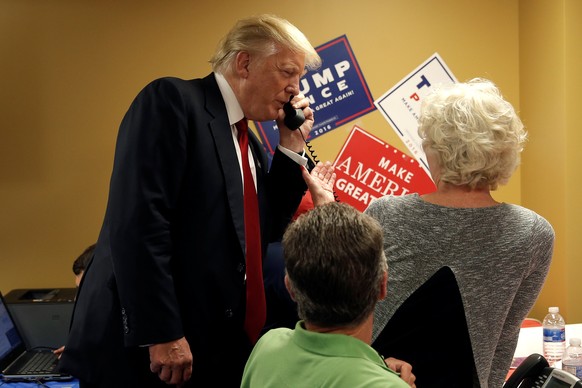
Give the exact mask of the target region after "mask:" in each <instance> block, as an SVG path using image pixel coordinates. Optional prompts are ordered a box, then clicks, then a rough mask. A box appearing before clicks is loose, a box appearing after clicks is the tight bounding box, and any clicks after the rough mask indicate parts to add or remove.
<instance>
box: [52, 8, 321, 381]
mask: <svg viewBox="0 0 582 388" xmlns="http://www.w3.org/2000/svg"><path fill="white" fill-rule="evenodd" d="M211 63H212V66H213V73H212V74H210V75H208V76H207V77H205V78H202V79H194V80H188V81H186V80H181V79H177V78H163V79H159V80H156V81H154V82H152V83H150V84H149V85H148V86H146V87H145V88H144V89H143V90H142V91H141V92H140V93H139V95H138V96H137V97H136V99H135V100H134V102H133V103H132V105H131V107H130V108H129V110H128V112H127V114H126V115H125V117H124V119H123V121H122V123H121V126H120V129H119V135H118V140H117V146H116V151H115V162H114V167H113V173H112V178H111V184H110V192H109V201H108V204H107V211H106V215H105V219H104V224H103V227H102V230H101V233H100V236H99V239H98V243H97V246H96V249H95V255H94V259H93V261H92V262H91V264H90V266H89V267H88V268H87V270H86V273H85V276H84V277H83V282H82V283H81V287H80V290H79V296H78V299H77V303H76V307H75V312H74V317H73V321H72V324H71V332H70V335H69V340H68V342H67V345H66V348H65V351H64V353H63V355H62V357H61V369H63V370H65V371H68V372H69V373H71V374H73V375H74V376H76V377H78V378H79V380H80V381H81V387H83V388H84V387H155V386H158V385H159V386H168V385H167V384H185V386H206V384H211V385H212V386H239V384H240V378H241V376H242V370H243V368H244V364H245V362H246V359H247V357H248V355H249V353H250V350H251V348H252V346H253V344H254V342H255V341H256V337H254V335H251V334H249V333H248V332H246V331H245V324H244V322H245V315H249V316H250V315H251V314H245V308H246V306H247V304H249V303H247V298H246V288H247V284H248V283H249V282H248V281H247V280H246V278H247V274H248V271H247V261H246V259H245V249H246V248H245V247H246V246H247V245H248V244H249V239H248V238H246V237H245V217H244V213H245V210H244V208H245V205H244V201H243V197H244V196H243V191H244V192H245V196H246V190H243V177H242V176H243V173H242V170H243V167H241V165H242V164H244V163H242V162H243V157H241V155H244V152H243V151H246V148H247V147H241V146H240V145H239V143H238V141H237V135H238V133H239V132H240V131H241V130H239V129H238V128H237V127H236V125H235V123H237V122H238V121H239V120H241V119H243V118H245V119H247V120H256V121H265V120H274V119H275V120H277V124H278V126H279V129H280V142H279V147H278V148H277V151H276V152H275V154H274V157H273V160H272V163H271V168H270V171H268V172H267V158H266V155H265V152H264V150H263V148H262V146H261V145H260V143H259V141H258V140H257V138H256V137H255V136H254V135H253V133H252V132H251V131H249V147H248V149H249V155H252V157H249V158H248V159H249V162H250V168H251V171H252V178H253V180H254V184H255V186H256V196H257V197H258V205H259V210H258V213H259V214H258V216H260V217H259V218H260V232H261V233H260V240H261V241H260V244H261V246H262V251H263V253H264V252H265V247H266V245H267V243H268V242H269V241H273V240H276V239H277V238H279V237H280V236H281V235H282V233H283V231H284V229H285V227H286V225H287V224H288V222H289V221H290V219H291V217H292V215H293V213H294V211H295V209H296V208H297V206H298V204H299V202H300V200H301V197H302V195H303V194H304V192H305V190H306V188H307V186H306V184H305V182H304V180H303V178H302V174H306V173H305V172H304V171H305V168H304V167H302V166H301V164H303V165H305V163H306V162H307V159H306V158H305V157H304V152H303V147H304V141H303V139H302V134H303V136H304V137H305V138H307V136H308V134H309V131H310V130H311V127H312V125H313V111H312V110H311V109H310V108H309V107H308V105H309V101H308V99H307V98H305V97H304V96H302V95H301V94H300V93H299V79H300V77H301V76H302V74H303V72H304V69H305V68H308V69H313V68H317V67H318V66H319V65H320V64H321V60H320V58H319V56H318V54H317V53H316V51H315V50H314V49H313V47H312V46H311V44H310V43H309V41H308V40H307V39H306V38H305V36H304V35H303V34H302V33H301V32H300V31H299V30H298V29H297V28H296V27H294V26H293V25H291V24H290V23H288V22H287V21H285V20H283V19H280V18H278V17H274V16H270V15H262V16H258V17H253V18H248V19H244V20H241V21H239V22H238V23H237V24H236V25H235V27H234V28H233V29H232V30H231V31H230V32H229V33H228V35H227V36H226V37H225V39H224V40H223V42H222V43H221V45H220V46H219V48H218V50H217V52H216V53H215V55H214V57H213V58H212V59H211ZM291 96H295V97H294V99H293V105H294V107H295V108H300V109H302V110H303V113H304V115H305V117H306V121H305V123H304V124H303V125H302V126H301V128H299V130H297V131H292V130H290V129H288V128H287V127H285V125H284V124H283V117H284V113H283V110H282V109H281V108H282V106H283V104H284V103H285V102H287V101H289V99H290V97H291ZM300 132H301V133H300ZM241 163H242V164H241ZM251 182H252V181H251ZM251 185H252V183H251ZM247 187H250V185H248V186H247Z"/></svg>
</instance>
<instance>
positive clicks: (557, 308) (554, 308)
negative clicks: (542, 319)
mask: <svg viewBox="0 0 582 388" xmlns="http://www.w3.org/2000/svg"><path fill="white" fill-rule="evenodd" d="M559 311H560V308H559V307H550V308H548V312H550V313H552V314H555V313H557V312H559Z"/></svg>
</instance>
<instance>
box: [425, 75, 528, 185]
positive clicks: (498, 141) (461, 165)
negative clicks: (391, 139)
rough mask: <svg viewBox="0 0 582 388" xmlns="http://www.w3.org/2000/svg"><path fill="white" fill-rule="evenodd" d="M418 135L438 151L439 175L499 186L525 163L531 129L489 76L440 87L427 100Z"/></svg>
mask: <svg viewBox="0 0 582 388" xmlns="http://www.w3.org/2000/svg"><path fill="white" fill-rule="evenodd" d="M418 134H419V136H420V137H421V138H422V139H423V141H422V145H423V147H424V148H426V149H430V150H432V151H435V154H436V157H437V159H438V163H439V167H440V171H441V175H440V180H441V181H443V182H448V183H451V184H454V185H468V186H469V187H471V188H476V187H479V188H485V187H486V188H489V189H491V190H495V189H496V188H497V187H498V185H499V184H506V183H507V182H508V181H509V178H510V177H511V175H513V172H514V171H515V169H516V168H517V166H518V165H519V163H520V153H521V151H523V147H524V143H525V141H526V139H527V133H526V131H525V130H524V127H523V124H522V122H521V120H520V119H519V116H518V115H517V113H516V112H515V110H514V108H513V106H512V105H511V104H510V103H509V102H507V101H506V100H505V99H504V98H503V96H502V95H501V93H500V91H499V89H498V88H497V87H496V86H495V84H494V83H493V82H491V81H489V80H486V79H482V78H475V79H472V80H470V81H468V82H466V83H455V84H452V85H446V86H436V87H435V88H434V91H433V92H431V93H429V94H428V95H427V96H426V97H425V98H424V100H423V102H422V105H421V111H420V119H419V128H418Z"/></svg>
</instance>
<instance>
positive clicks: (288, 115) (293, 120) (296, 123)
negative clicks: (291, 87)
mask: <svg viewBox="0 0 582 388" xmlns="http://www.w3.org/2000/svg"><path fill="white" fill-rule="evenodd" d="M293 97H294V96H291V97H289V102H287V103H285V105H283V111H284V112H285V118H284V119H283V123H285V126H286V127H287V128H289V129H290V130H292V131H294V130H296V129H297V128H299V127H300V126H301V125H302V124H303V123H304V122H305V115H304V114H303V109H295V108H293V105H291V100H293Z"/></svg>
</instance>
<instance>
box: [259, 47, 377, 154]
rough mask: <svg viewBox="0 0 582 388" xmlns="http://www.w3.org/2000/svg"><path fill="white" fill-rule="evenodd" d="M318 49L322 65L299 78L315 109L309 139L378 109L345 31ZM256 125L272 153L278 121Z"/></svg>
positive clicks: (312, 107)
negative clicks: (344, 33)
mask: <svg viewBox="0 0 582 388" xmlns="http://www.w3.org/2000/svg"><path fill="white" fill-rule="evenodd" d="M316 51H317V52H318V54H319V56H320V57H321V59H322V66H321V68H319V69H317V70H311V71H308V72H307V73H306V74H305V75H304V76H303V77H302V78H301V80H300V91H301V93H302V94H303V95H305V96H306V97H307V98H309V101H310V105H309V106H310V108H311V109H313V111H314V118H315V123H314V125H313V128H312V130H311V133H310V134H309V138H308V139H310V140H313V139H315V138H316V137H318V136H321V135H323V134H325V133H327V132H329V131H332V130H334V129H335V128H337V127H339V126H341V125H343V124H346V123H347V122H349V121H352V120H355V119H356V118H358V117H360V116H362V115H364V114H366V113H369V112H371V111H374V110H376V106H375V105H374V99H373V98H372V94H371V93H370V89H369V88H368V85H367V84H366V81H365V79H364V76H363V75H362V70H361V69H360V66H359V65H358V61H357V60H356V57H355V55H354V53H353V51H352V48H351V47H350V44H349V42H348V38H347V37H346V36H345V35H342V36H340V37H338V38H336V39H334V40H332V41H330V42H328V43H325V44H323V45H321V46H318V47H316ZM255 126H256V127H257V132H258V133H259V136H260V137H261V140H262V142H263V145H264V147H265V150H266V151H267V154H270V155H272V154H273V153H274V151H275V147H276V146H277V144H278V143H279V128H277V123H276V122H275V121H274V120H272V121H260V122H259V121H255Z"/></svg>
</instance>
